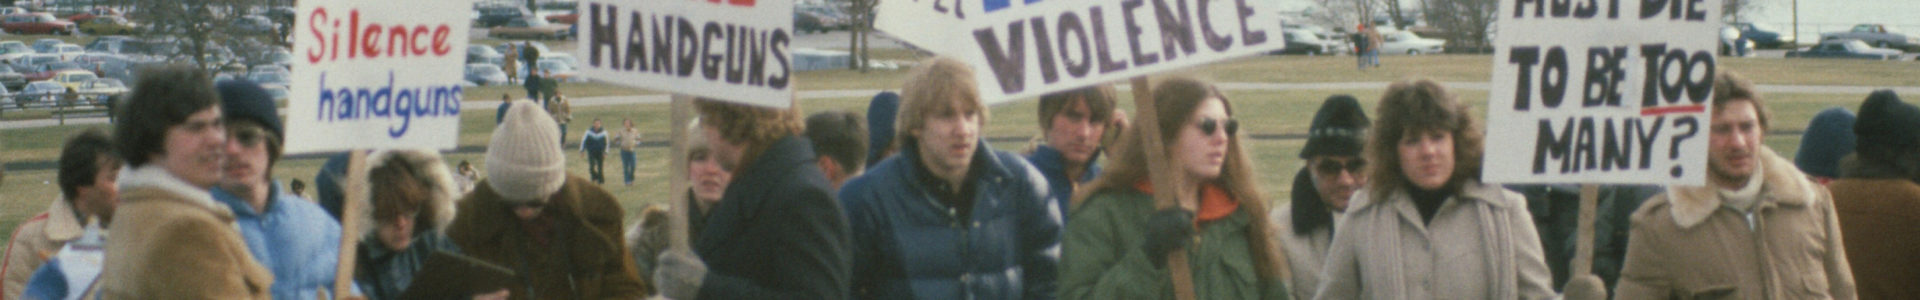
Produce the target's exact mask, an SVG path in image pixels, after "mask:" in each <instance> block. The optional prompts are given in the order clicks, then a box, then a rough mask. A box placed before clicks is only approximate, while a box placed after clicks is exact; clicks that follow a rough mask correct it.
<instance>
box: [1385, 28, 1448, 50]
mask: <svg viewBox="0 0 1920 300" xmlns="http://www.w3.org/2000/svg"><path fill="white" fill-rule="evenodd" d="M1381 38H1382V39H1383V41H1382V42H1381V43H1380V54H1406V55H1421V54H1432V53H1440V52H1441V51H1443V49H1445V48H1446V46H1447V41H1442V40H1436V39H1429V38H1423V37H1420V35H1418V34H1413V32H1410V31H1394V32H1386V33H1383V34H1382V36H1381Z"/></svg>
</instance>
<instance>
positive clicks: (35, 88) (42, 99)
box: [13, 81, 67, 108]
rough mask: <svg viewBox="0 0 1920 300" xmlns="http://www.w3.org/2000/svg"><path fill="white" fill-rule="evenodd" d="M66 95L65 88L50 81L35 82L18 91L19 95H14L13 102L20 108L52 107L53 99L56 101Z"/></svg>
mask: <svg viewBox="0 0 1920 300" xmlns="http://www.w3.org/2000/svg"><path fill="white" fill-rule="evenodd" d="M66 93H67V87H66V86H63V85H60V84H59V83H56V82H52V81H35V82H29V83H27V87H26V88H23V89H20V92H19V93H16V94H14V95H13V98H14V99H13V100H14V101H15V105H16V106H18V107H22V108H24V107H27V106H35V105H52V104H53V103H54V102H53V99H58V98H57V97H60V96H62V95H65V94H66Z"/></svg>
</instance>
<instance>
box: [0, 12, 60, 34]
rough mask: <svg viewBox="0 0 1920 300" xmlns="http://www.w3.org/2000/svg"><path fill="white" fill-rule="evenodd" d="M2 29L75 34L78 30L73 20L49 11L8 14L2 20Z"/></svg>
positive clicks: (36, 32)
mask: <svg viewBox="0 0 1920 300" xmlns="http://www.w3.org/2000/svg"><path fill="white" fill-rule="evenodd" d="M0 29H4V30H6V32H7V33H11V34H63V35H65V34H73V32H74V31H78V29H77V28H75V27H74V26H73V22H72V21H67V20H61V19H59V18H54V17H53V14H49V13H43V12H41V13H25V14H16V15H8V16H7V18H6V19H5V20H4V21H0Z"/></svg>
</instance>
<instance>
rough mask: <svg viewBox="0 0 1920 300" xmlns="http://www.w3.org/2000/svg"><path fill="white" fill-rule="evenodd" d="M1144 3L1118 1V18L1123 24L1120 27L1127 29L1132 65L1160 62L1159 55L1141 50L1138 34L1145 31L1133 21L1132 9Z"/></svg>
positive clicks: (1139, 1)
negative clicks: (1131, 52)
mask: <svg viewBox="0 0 1920 300" xmlns="http://www.w3.org/2000/svg"><path fill="white" fill-rule="evenodd" d="M1146 4H1147V3H1146V2H1141V0H1125V1H1120V20H1121V21H1122V23H1124V26H1121V27H1124V28H1126V30H1127V46H1128V47H1131V48H1132V50H1133V65H1136V66H1141V67H1145V66H1147V65H1152V64H1154V63H1157V62H1160V55H1158V54H1154V53H1153V52H1141V51H1142V50H1144V48H1143V47H1140V34H1141V33H1144V32H1146V31H1145V30H1141V29H1140V24H1139V23H1136V22H1134V21H1133V10H1134V9H1138V8H1140V6H1143V5H1146Z"/></svg>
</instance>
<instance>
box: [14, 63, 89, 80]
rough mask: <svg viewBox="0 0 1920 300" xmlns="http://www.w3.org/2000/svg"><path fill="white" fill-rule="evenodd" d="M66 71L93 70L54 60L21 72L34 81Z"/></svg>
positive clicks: (49, 77) (46, 78)
mask: <svg viewBox="0 0 1920 300" xmlns="http://www.w3.org/2000/svg"><path fill="white" fill-rule="evenodd" d="M64 71H89V72H91V71H93V70H87V69H86V68H82V67H80V65H79V64H74V63H70V62H64V61H62V62H53V63H48V64H44V65H39V66H35V67H33V70H29V71H27V72H22V73H21V74H22V75H25V77H26V78H27V82H34V81H44V80H48V79H53V75H55V74H60V72H64ZM94 75H96V76H98V75H100V74H94Z"/></svg>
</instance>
